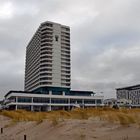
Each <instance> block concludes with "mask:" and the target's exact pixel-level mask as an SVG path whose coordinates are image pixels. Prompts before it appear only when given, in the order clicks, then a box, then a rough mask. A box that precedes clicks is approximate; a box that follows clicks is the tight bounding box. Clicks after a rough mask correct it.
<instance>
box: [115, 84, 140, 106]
mask: <svg viewBox="0 0 140 140" xmlns="http://www.w3.org/2000/svg"><path fill="white" fill-rule="evenodd" d="M116 95H117V99H126V100H129V101H131V102H132V107H140V85H134V86H129V87H123V88H117V89H116Z"/></svg>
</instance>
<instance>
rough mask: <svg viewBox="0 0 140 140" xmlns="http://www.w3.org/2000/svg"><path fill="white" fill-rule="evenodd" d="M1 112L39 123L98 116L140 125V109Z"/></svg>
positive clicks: (122, 123)
mask: <svg viewBox="0 0 140 140" xmlns="http://www.w3.org/2000/svg"><path fill="white" fill-rule="evenodd" d="M0 114H1V115H4V116H7V117H9V118H11V119H13V120H15V121H37V122H38V123H41V122H42V121H43V120H44V119H47V120H49V121H52V123H53V124H54V125H57V124H58V123H59V121H60V120H61V121H62V120H66V119H79V120H82V119H84V120H85V119H89V118H93V119H94V118H96V119H99V120H104V121H108V122H111V123H119V124H121V125H129V124H138V125H139V126H140V109H111V108H90V109H74V110H72V111H62V110H61V111H51V112H29V111H24V110H17V111H2V112H1V113H0Z"/></svg>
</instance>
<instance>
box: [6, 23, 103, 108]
mask: <svg viewBox="0 0 140 140" xmlns="http://www.w3.org/2000/svg"><path fill="white" fill-rule="evenodd" d="M4 105H5V107H6V108H9V109H15V110H17V109H26V110H31V111H50V110H56V109H66V110H69V109H72V108H74V107H82V108H86V107H95V106H103V96H95V93H94V92H93V91H75V90H71V61H70V28H69V27H68V26H65V25H61V24H58V23H54V22H50V21H47V22H43V23H41V24H40V26H39V28H38V29H37V31H36V33H35V34H34V36H33V37H32V39H31V41H30V42H29V44H28V46H27V48H26V66H25V91H9V92H8V93H7V94H6V95H5V101H4Z"/></svg>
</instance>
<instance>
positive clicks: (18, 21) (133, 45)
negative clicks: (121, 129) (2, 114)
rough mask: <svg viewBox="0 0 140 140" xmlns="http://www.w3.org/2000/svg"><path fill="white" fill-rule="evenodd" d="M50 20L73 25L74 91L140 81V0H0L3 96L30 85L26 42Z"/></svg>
mask: <svg viewBox="0 0 140 140" xmlns="http://www.w3.org/2000/svg"><path fill="white" fill-rule="evenodd" d="M47 20H49V21H53V22H58V23H61V24H64V25H68V26H70V28H71V55H72V57H71V60H72V89H81V90H93V91H95V92H97V93H98V95H99V94H101V93H100V92H103V94H104V96H105V98H109V97H115V96H116V95H115V88H118V87H123V86H129V85H135V84H140V0H0V98H2V97H3V96H4V94H6V93H7V92H8V91H9V90H23V89H24V67H25V50H26V46H27V44H28V42H29V41H30V39H31V37H32V36H33V34H34V32H35V31H36V29H37V28H38V26H39V24H40V23H41V22H44V21H47Z"/></svg>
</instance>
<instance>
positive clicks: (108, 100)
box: [104, 98, 117, 107]
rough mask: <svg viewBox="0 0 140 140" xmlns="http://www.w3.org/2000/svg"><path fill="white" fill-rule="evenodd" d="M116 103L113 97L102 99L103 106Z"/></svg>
mask: <svg viewBox="0 0 140 140" xmlns="http://www.w3.org/2000/svg"><path fill="white" fill-rule="evenodd" d="M116 104H117V99H115V98H110V99H105V100H104V105H105V106H110V107H112V106H113V105H116Z"/></svg>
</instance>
